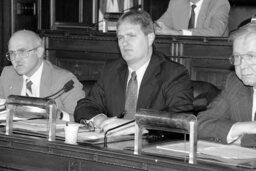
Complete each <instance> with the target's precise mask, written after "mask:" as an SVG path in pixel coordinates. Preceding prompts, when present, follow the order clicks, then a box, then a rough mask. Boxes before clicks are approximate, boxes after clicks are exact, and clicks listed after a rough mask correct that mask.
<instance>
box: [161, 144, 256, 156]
mask: <svg viewBox="0 0 256 171" xmlns="http://www.w3.org/2000/svg"><path fill="white" fill-rule="evenodd" d="M197 147H198V149H197V153H198V154H204V155H209V156H215V157H218V158H223V159H234V160H240V159H242V160H244V159H256V150H255V149H249V148H244V147H240V146H237V145H225V144H218V143H214V142H209V141H202V140H200V141H198V145H197ZM156 148H158V149H162V150H169V151H175V152H182V153H189V143H188V142H186V143H184V142H178V143H170V144H165V145H158V146H157V147H156Z"/></svg>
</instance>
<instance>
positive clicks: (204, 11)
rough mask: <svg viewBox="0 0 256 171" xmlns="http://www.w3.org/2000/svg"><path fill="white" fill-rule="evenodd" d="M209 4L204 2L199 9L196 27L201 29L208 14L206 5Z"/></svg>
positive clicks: (205, 0) (206, 0)
mask: <svg viewBox="0 0 256 171" xmlns="http://www.w3.org/2000/svg"><path fill="white" fill-rule="evenodd" d="M209 3H210V1H209V0H204V1H203V3H202V6H201V9H200V12H199V14H198V18H197V22H196V27H198V28H202V26H203V23H204V20H205V17H206V16H207V14H208V8H207V7H208V4H209Z"/></svg>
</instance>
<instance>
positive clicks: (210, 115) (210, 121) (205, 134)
mask: <svg viewBox="0 0 256 171" xmlns="http://www.w3.org/2000/svg"><path fill="white" fill-rule="evenodd" d="M231 77H232V75H230V76H228V78H227V81H226V84H225V88H224V90H223V91H222V92H221V94H220V95H218V96H217V97H216V98H215V99H214V100H213V102H212V103H211V104H210V105H209V106H208V107H207V110H206V111H203V112H200V113H199V114H198V116H197V120H198V131H199V132H198V135H199V138H202V139H210V140H213V141H216V142H222V143H227V135H228V133H229V131H230V129H231V127H232V125H233V124H234V123H235V122H236V121H234V120H232V119H231V109H230V108H231V103H232V102H231V101H230V98H232V93H230V91H229V90H230V87H231V86H232V85H233V83H232V81H231V80H232V78H231Z"/></svg>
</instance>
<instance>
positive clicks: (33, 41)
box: [8, 30, 44, 77]
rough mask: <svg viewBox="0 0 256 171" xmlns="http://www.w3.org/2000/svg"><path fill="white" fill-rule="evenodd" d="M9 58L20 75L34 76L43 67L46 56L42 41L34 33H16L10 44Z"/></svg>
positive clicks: (27, 31) (25, 31)
mask: <svg viewBox="0 0 256 171" xmlns="http://www.w3.org/2000/svg"><path fill="white" fill-rule="evenodd" d="M8 49H9V58H10V60H11V62H12V65H13V66H14V69H15V70H16V71H17V73H18V74H20V75H27V76H28V77H30V76H32V75H33V74H34V73H35V72H36V71H37V70H38V68H39V67H40V66H41V64H42V61H43V55H44V46H43V42H42V39H41V38H40V37H39V36H38V35H37V34H36V33H34V32H32V31H29V30H20V31H17V32H15V33H14V34H13V35H12V36H11V38H10V40H9V44H8Z"/></svg>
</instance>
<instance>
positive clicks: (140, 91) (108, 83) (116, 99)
mask: <svg viewBox="0 0 256 171" xmlns="http://www.w3.org/2000/svg"><path fill="white" fill-rule="evenodd" d="M117 38H118V45H119V48H120V51H121V54H122V58H120V59H118V60H116V61H112V62H109V63H107V64H106V65H105V68H104V70H103V72H102V76H101V78H100V79H99V80H98V81H97V83H96V85H95V86H94V87H93V89H92V91H91V92H90V94H89V95H88V97H87V98H85V99H82V100H80V101H79V102H78V105H77V107H76V110H75V120H76V121H77V122H80V120H81V119H86V120H89V119H92V120H93V122H94V123H95V125H96V126H97V127H100V128H102V129H104V130H107V129H108V128H109V127H113V126H115V125H119V124H120V123H123V122H126V121H127V120H129V119H134V114H135V113H134V112H135V110H136V109H140V108H147V109H156V110H162V111H170V112H175V113H177V112H185V111H191V110H192V109H193V105H192V101H193V93H192V85H191V81H190V77H189V74H188V72H187V70H186V69H185V67H184V66H182V65H180V64H177V63H174V62H171V61H169V60H167V58H165V56H163V55H162V54H159V53H157V52H156V51H154V50H153V42H154V39H155V33H154V26H153V21H152V19H151V17H150V15H149V14H148V13H147V12H144V11H130V12H127V13H125V14H124V15H122V16H121V17H120V19H119V21H118V23H117ZM134 71H135V72H136V76H137V77H136V78H135V80H134V82H136V86H135V87H136V89H135V90H134V89H133V90H134V91H135V92H136V93H134V92H133V91H131V92H132V93H129V92H130V90H132V88H131V89H130V88H128V87H134V86H130V85H134V84H132V83H131V84H130V78H131V77H133V76H132V75H133V74H132V73H134ZM132 94H135V96H136V99H134V100H131V103H128V102H129V101H130V100H127V99H130V95H132ZM128 97H129V98H128ZM131 98H132V97H131ZM134 104H135V109H133V112H128V111H132V110H130V109H131V108H130V107H129V106H134ZM99 114H101V115H99ZM103 114H104V115H103ZM123 114H124V118H122V119H120V117H122V115H123ZM96 115H97V116H96ZM95 116H96V117H95ZM104 116H105V117H104ZM106 116H107V117H106ZM96 118H97V119H96ZM99 118H101V119H99ZM98 119H99V120H100V121H98ZM103 120H104V121H103Z"/></svg>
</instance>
